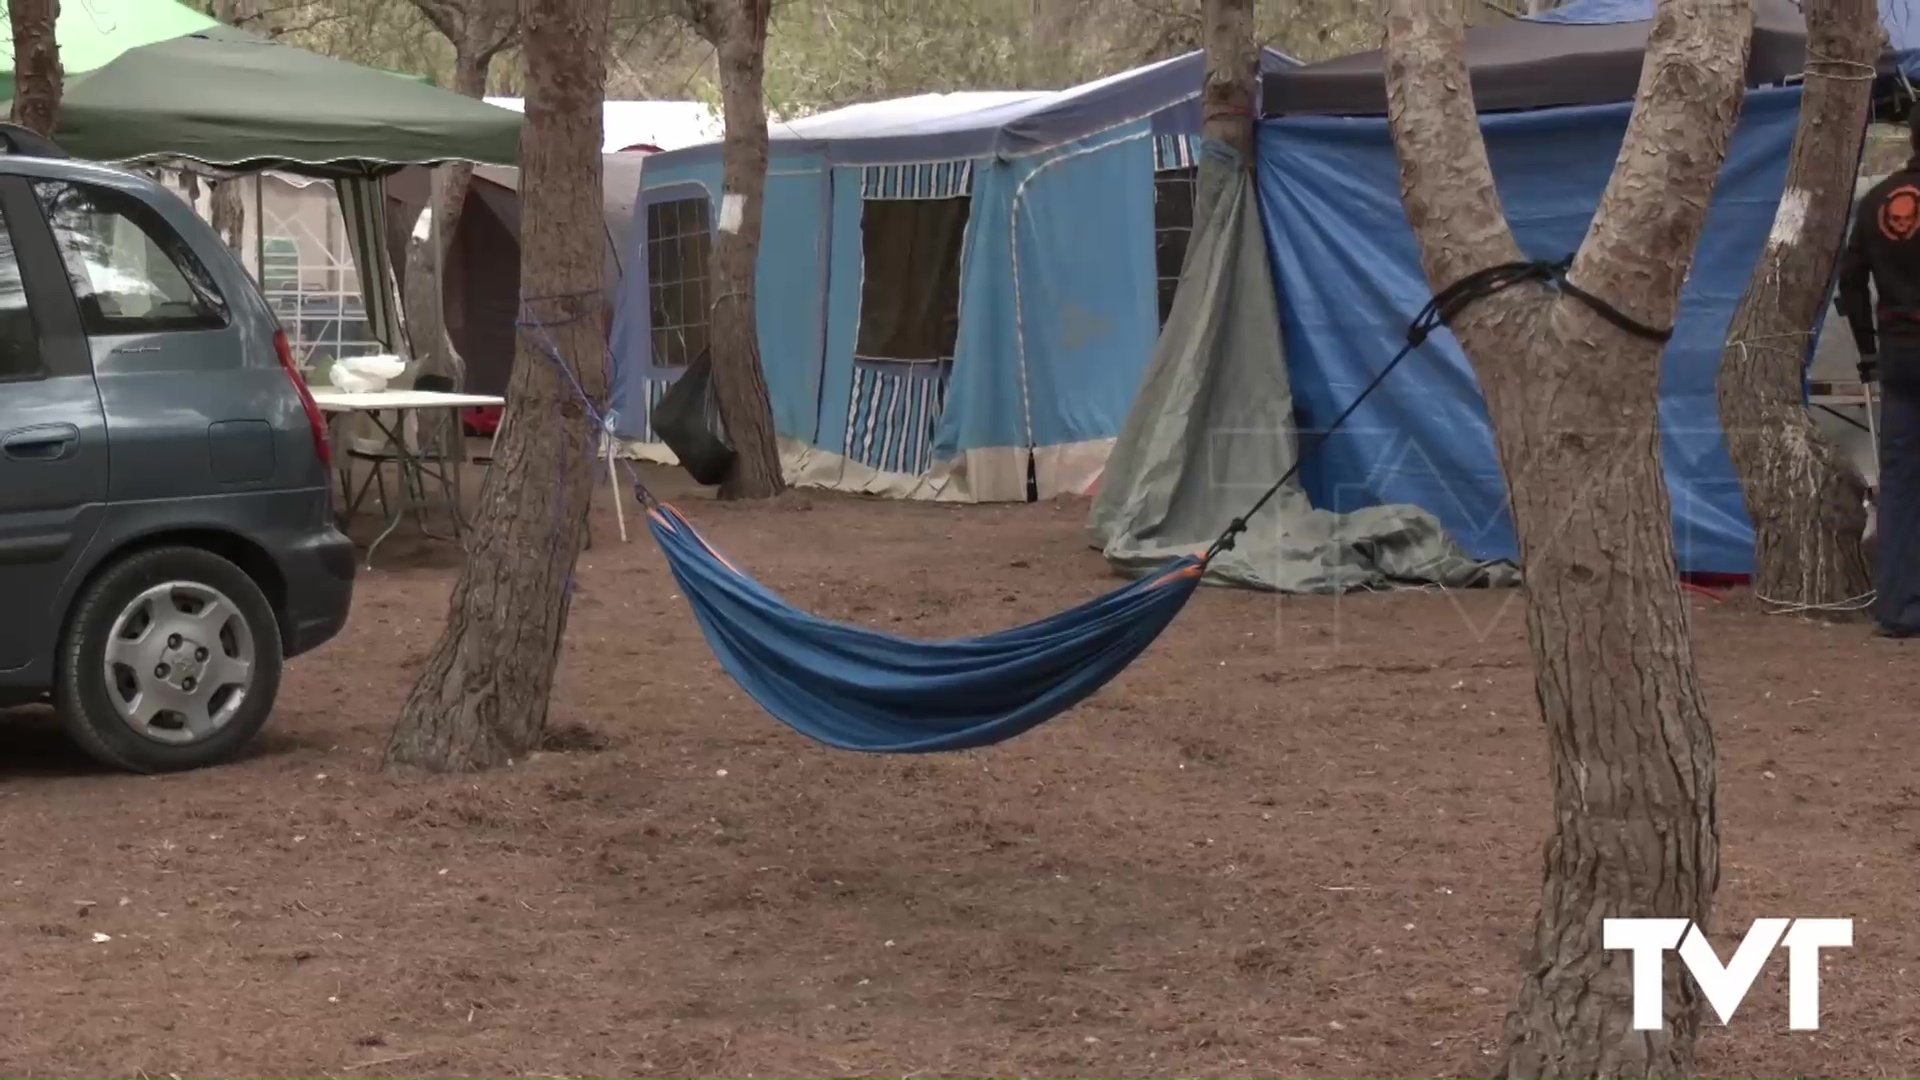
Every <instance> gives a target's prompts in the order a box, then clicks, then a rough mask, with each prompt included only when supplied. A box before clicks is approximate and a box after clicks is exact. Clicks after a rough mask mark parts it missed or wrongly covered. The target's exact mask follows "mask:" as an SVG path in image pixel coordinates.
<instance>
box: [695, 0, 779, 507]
mask: <svg viewBox="0 0 1920 1080" xmlns="http://www.w3.org/2000/svg"><path fill="white" fill-rule="evenodd" d="M701 6H702V8H703V9H704V10H703V13H702V15H701V16H700V17H698V19H697V22H696V25H697V27H698V28H699V29H700V31H701V33H702V35H703V36H705V37H706V38H707V39H708V40H709V41H711V42H712V43H713V46H714V50H715V52H716V53H717V54H718V57H719V61H720V98H721V104H722V109H723V111H724V113H725V116H726V138H725V142H724V143H723V144H722V147H721V160H722V162H723V164H722V170H721V173H722V179H721V189H722V195H721V204H720V216H719V222H718V226H719V228H718V236H717V242H716V245H715V249H714V256H713V269H712V276H713V284H712V308H711V309H710V311H709V313H708V316H707V317H708V319H709V320H710V331H709V342H710V346H711V348H712V350H713V377H714V391H715V393H716V394H717V395H718V398H719V403H720V421H721V423H722V424H723V425H725V427H726V431H727V438H728V439H729V440H730V441H731V442H732V443H733V450H734V458H733V468H732V469H731V470H729V471H728V473H727V477H726V479H725V480H724V481H722V482H721V484H720V497H721V498H723V499H763V498H768V497H770V496H773V495H778V494H780V492H781V491H783V490H785V488H786V479H785V477H784V476H783V475H782V474H781V471H780V446H779V443H778V441H777V440H776V438H775V435H774V429H773V404H772V400H771V398H770V397H769V395H768V393H767V377H766V373H765V372H764V371H762V370H761V368H760V329H759V326H758V319H757V318H756V316H755V314H754V311H755V308H754V269H755V263H756V262H757V261H758V260H759V257H760V220H761V214H762V211H763V209H764V207H763V206H762V197H763V196H764V195H765V193H766V189H767V110H766V102H765V99H764V96H763V95H762V93H761V84H762V81H763V77H764V75H765V72H766V57H767V17H768V12H769V8H770V5H769V2H768V0H705V2H704V3H703V4H702V5H701Z"/></svg>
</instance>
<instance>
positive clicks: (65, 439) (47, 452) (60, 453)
mask: <svg viewBox="0 0 1920 1080" xmlns="http://www.w3.org/2000/svg"><path fill="white" fill-rule="evenodd" d="M79 441H80V429H79V428H77V427H74V426H73V425H72V424H48V425H46V426H44V427H31V428H22V429H21V430H19V431H15V432H12V433H11V434H9V435H7V436H6V437H5V438H4V439H0V452H4V453H5V454H6V455H7V456H8V457H10V458H13V459H14V460H16V461H58V460H59V459H61V458H63V457H66V456H67V452H68V451H70V450H72V449H73V447H74V445H75V444H77V443H78V442H79Z"/></svg>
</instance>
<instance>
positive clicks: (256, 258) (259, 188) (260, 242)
mask: <svg viewBox="0 0 1920 1080" xmlns="http://www.w3.org/2000/svg"><path fill="white" fill-rule="evenodd" d="M266 188H267V174H266V172H265V170H261V171H258V172H255V173H254V174H253V280H254V283H255V284H257V285H259V286H260V291H261V292H262V293H265V292H266V291H267V197H266Z"/></svg>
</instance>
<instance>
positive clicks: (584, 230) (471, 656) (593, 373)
mask: <svg viewBox="0 0 1920 1080" xmlns="http://www.w3.org/2000/svg"><path fill="white" fill-rule="evenodd" d="M522 13H523V16H524V18H525V31H524V38H525V44H524V46H523V57H524V62H525V65H526V72H527V124H526V129H525V131H524V133H523V134H522V135H521V144H520V169H521V172H520V179H521V184H520V196H521V215H522V217H521V223H522V227H521V233H520V281H521V286H520V288H521V298H522V299H521V303H522V314H521V319H522V325H521V326H520V328H519V330H518V334H517V349H516V352H515V355H514V367H513V378H512V382H511V384H510V386H509V389H508V393H507V415H506V418H505V422H504V424H503V426H502V428H501V432H500V437H499V441H498V443H497V444H496V446H495V456H494V462H493V466H492V468H491V469H489V470H488V472H487V479H486V483H485V485H484V486H483V487H482V489H481V492H480V506H479V513H478V521H477V522H476V525H475V529H474V531H473V533H472V534H471V535H470V537H469V541H468V554H467V560H466V564H465V565H464V567H463V568H462V569H461V572H460V577H459V579H458V581H456V582H455V584H454V589H453V598H452V600H451V602H450V603H449V604H448V609H447V626H446V629H445V631H444V632H442V634H441V636H440V640H439V641H438V642H437V643H435V645H434V647H433V651H432V652H431V653H430V654H429V655H428V657H427V660H426V663H425V665H424V667H423V668H422V670H421V673H420V678H419V681H418V682H416V683H415V684H414V687H413V691H412V692H411V693H410V694H409V695H408V696H407V701H406V704H405V706H404V707H403V708H402V710H401V714H400V722H399V724H398V726H397V727H396V728H395V729H394V732H393V737H392V739H391V740H390V742H389V743H388V746H387V756H386V760H387V763H388V765H389V766H394V765H409V766H418V767H422V768H426V769H431V770H435V771H454V770H463V771H464V770H472V769H482V768H487V767H491V766H496V765H501V764H505V763H509V762H511V761H513V760H514V759H516V758H518V757H520V756H522V755H524V754H526V753H528V752H530V751H531V750H533V749H535V748H536V747H537V746H538V745H539V742H540V739H541V736H542V734H543V733H544V731H545V728H546V722H547V710H548V701H549V696H550V694H551V691H552V688H553V678H554V670H555V668H556V666H557V664H558V661H559V655H560V648H561V644H562V642H563V640H564V637H565V631H566V624H567V611H568V607H569V604H570V600H571V597H572V592H573V588H572V585H573V568H574V562H575V560H576V559H577V558H578V557H579V553H580V548H581V545H582V543H583V542H584V540H585V538H586V534H587V507H588V503H589V501H590V499H591V497H592V494H593V469H594V464H595V460H596V455H595V450H596V448H597V446H598V439H599V435H600V433H599V431H598V429H597V428H596V427H595V426H594V424H593V422H592V420H591V418H590V416H589V414H588V412H587V410H586V409H585V408H584V407H583V405H582V402H581V401H580V398H579V395H578V393H577V392H576V391H575V389H574V386H573V382H572V380H571V379H569V377H568V376H567V375H566V374H565V372H564V371H563V370H562V368H561V366H560V364H561V362H562V360H564V362H565V363H566V364H567V365H569V366H570V368H571V370H572V371H573V373H574V375H575V377H577V378H578V380H579V382H580V385H581V387H582V389H583V390H584V392H585V393H586V394H587V396H588V397H589V398H591V399H592V404H593V407H594V408H596V409H600V408H604V407H605V403H606V397H607V381H608V373H607V365H606V347H605V342H604V341H603V340H602V339H601V336H600V325H601V323H600V314H601V308H602V306H603V304H604V300H603V296H602V292H601V289H602V276H603V269H604V263H603V256H604V251H603V244H604V243H605V239H604V238H605V229H604V226H603V225H602V218H601V213H602V205H601V196H600V141H601V137H602V136H601V131H602V125H601V115H602V111H603V104H602V93H603V90H602V88H603V87H604V85H605V82H606V52H605V45H606V39H607V23H608V0H523V7H522Z"/></svg>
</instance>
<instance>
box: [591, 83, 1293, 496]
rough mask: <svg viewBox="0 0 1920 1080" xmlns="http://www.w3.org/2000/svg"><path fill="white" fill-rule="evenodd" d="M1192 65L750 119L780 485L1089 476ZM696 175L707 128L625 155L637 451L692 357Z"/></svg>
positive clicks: (627, 405) (1153, 266) (1194, 87)
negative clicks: (700, 136) (760, 121)
mask: <svg viewBox="0 0 1920 1080" xmlns="http://www.w3.org/2000/svg"><path fill="white" fill-rule="evenodd" d="M1262 62H1263V66H1264V67H1266V68H1267V69H1269V70H1271V69H1272V68H1274V67H1277V66H1281V65H1290V64H1291V63H1292V61H1290V60H1288V59H1286V58H1285V57H1283V56H1281V55H1280V54H1278V53H1274V52H1272V51H1267V52H1266V53H1265V54H1264V56H1263V60H1262ZM1202 64H1203V60H1202V57H1201V56H1200V54H1198V53H1192V54H1188V55H1186V56H1181V57H1176V58H1174V59H1171V60H1167V61H1164V62H1161V63H1158V64H1153V65H1150V66H1148V67H1144V68H1140V69H1138V70H1135V71H1129V72H1125V73H1122V74H1120V75H1115V76H1112V77H1110V78H1106V79H1102V80H1099V81H1097V82H1093V83H1089V84H1086V85H1084V86H1079V87H1075V88H1073V89H1069V90H1063V91H1049V92H1007V93H969V94H931V95H923V96H920V97H914V98H907V99H904V100H899V101H888V102H877V103H872V104H866V105H856V106H853V107H850V108H846V109H841V110H838V111H835V112H831V113H826V114H822V115H818V116H813V117H808V118H804V119H800V120H794V121H790V122H784V123H783V122H775V123H774V124H772V126H771V130H770V138H771V147H770V155H769V157H770V160H769V165H768V175H767V192H766V202H765V207H764V210H765V216H764V222H765V223H764V226H763V230H762V233H761V241H760V243H761V247H760V261H759V266H758V277H757V292H758V297H757V308H756V316H757V320H758V325H759V337H760V353H761V364H762V367H763V368H764V369H765V371H766V376H767V385H768V389H769V391H770V393H771V395H772V399H773V410H774V420H775V427H776V429H777V431H778V433H779V436H780V442H781V448H782V457H783V461H784V465H785V467H786V470H787V474H788V478H789V479H790V480H791V481H793V482H795V483H798V484H804V485H809V486H821V487H829V488H838V489H842V490H854V491H863V492H869V493H876V494H888V495H894V496H903V497H911V498H937V499H948V500H968V501H989V500H1020V499H1024V498H1025V497H1026V496H1027V493H1028V479H1029V470H1030V469H1031V475H1032V479H1033V482H1034V484H1035V486H1036V487H1037V491H1038V495H1039V497H1041V498H1049V497H1052V496H1053V495H1056V494H1060V493H1066V492H1083V491H1085V490H1087V488H1088V487H1089V486H1090V485H1091V484H1092V483H1093V482H1094V481H1095V480H1096V479H1097V478H1098V476H1099V473H1100V469H1101V467H1102V465H1103V464H1104V462H1105V460H1106V455H1107V451H1108V449H1109V448H1110V447H1111V445H1112V442H1113V439H1114V437H1115V436H1116V435H1117V434H1118V432H1119V429H1120V425H1121V423H1122V421H1123V420H1124V419H1125V417H1126V413H1127V408H1128V406H1129V405H1130V404H1131V402H1132V400H1133V397H1134V393H1135V391H1136V390H1137V389H1138V385H1139V380H1140V376H1141V374H1142V372H1143V371H1144V370H1145V368H1146V364H1147V361H1148V359H1149V357H1150V355H1151V353H1152V351H1153V344H1154V340H1155V338H1156V336H1157V335H1158V331H1159V322H1158V319H1157V318H1156V311H1157V312H1159V318H1164V315H1165V310H1166V302H1167V301H1170V299H1171V293H1172V285H1173V283H1174V282H1175V281H1177V279H1178V277H1179V272H1180V259H1181V256H1182V255H1183V254H1184V238H1185V235H1186V233H1187V232H1188V231H1189V230H1190V229H1191V224H1192V186H1193V165H1194V152H1195V147H1196V143H1197V136H1198V134H1199V130H1200V120H1201V117H1200V107H1199V90H1200V81H1201V72H1202ZM720 179H721V168H720V147H719V144H717V143H713V144H705V145H701V146H696V147H689V148H686V149H684V150H679V151H673V152H668V153H662V154H656V155H654V156H652V157H650V158H648V159H647V161H646V163H645V165H644V167H643V168H642V170H641V176H640V193H639V197H638V206H637V208H636V214H635V225H636V228H635V229H634V233H633V240H632V241H631V242H632V243H633V244H634V245H635V252H634V255H633V257H632V258H631V259H630V260H628V262H627V265H628V267H629V269H628V272H627V276H626V280H625V281H623V283H622V287H621V293H620V298H619V301H618V303H617V305H616V308H615V314H614V326H613V350H614V365H615V366H614V418H613V421H612V426H613V427H614V431H615V433H616V434H617V435H619V436H620V437H621V438H622V439H624V440H626V441H627V442H628V444H629V446H631V447H633V448H635V449H636V450H638V452H639V453H640V454H641V455H642V456H656V455H660V454H663V453H664V448H660V447H657V446H653V445H652V444H653V443H654V442H655V439H654V436H653V433H652V431H651V429H650V426H649V423H648V413H649V412H650V411H651V408H652V405H653V404H654V403H655V402H657V401H658V400H659V398H660V395H661V393H662V392H664V390H665V388H666V387H667V386H668V385H671V383H672V381H673V380H674V379H675V378H676V377H677V376H678V373H679V372H680V371H682V370H684V368H685V367H686V365H687V364H688V363H689V362H690V361H692V360H693V359H695V358H697V357H698V356H699V354H700V352H701V351H702V350H703V349H704V348H705V343H706V319H707V313H708V312H709V311H710V310H712V309H713V307H714V305H713V303H712V299H711V298H710V297H709V296H708V295H707V293H708V287H707V283H706V281H707V253H708V251H709V249H710V243H711V240H710V238H711V236H712V230H713V228H714V227H715V226H716V225H718V226H720V227H724V226H725V220H724V219H725V218H726V216H727V211H726V208H725V207H724V206H723V203H722V199H721V191H720V186H721V183H720ZM719 310H720V311H722V312H724V310H725V309H724V308H721V309H719ZM720 317H725V316H724V314H722V315H721V316H720Z"/></svg>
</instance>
